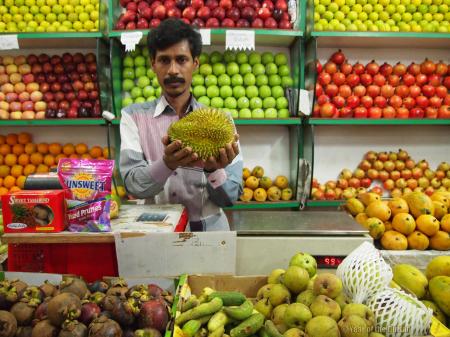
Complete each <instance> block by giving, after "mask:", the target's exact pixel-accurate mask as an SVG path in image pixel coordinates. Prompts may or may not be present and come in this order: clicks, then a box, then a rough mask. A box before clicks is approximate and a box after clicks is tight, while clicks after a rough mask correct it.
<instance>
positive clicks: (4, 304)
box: [0, 281, 19, 310]
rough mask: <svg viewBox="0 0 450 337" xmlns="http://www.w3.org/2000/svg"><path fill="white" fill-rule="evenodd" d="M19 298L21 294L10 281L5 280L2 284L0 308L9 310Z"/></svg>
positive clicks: (0, 287) (0, 288)
mask: <svg viewBox="0 0 450 337" xmlns="http://www.w3.org/2000/svg"><path fill="white" fill-rule="evenodd" d="M18 299H19V295H18V293H17V291H16V288H14V287H13V286H12V285H11V284H10V283H9V282H8V281H3V282H2V284H1V286H0V310H9V308H11V306H12V305H13V304H14V303H16V302H17V301H18Z"/></svg>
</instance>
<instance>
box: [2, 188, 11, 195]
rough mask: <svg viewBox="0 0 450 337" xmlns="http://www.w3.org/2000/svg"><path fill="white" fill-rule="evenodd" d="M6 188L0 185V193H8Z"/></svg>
mask: <svg viewBox="0 0 450 337" xmlns="http://www.w3.org/2000/svg"><path fill="white" fill-rule="evenodd" d="M8 192H9V191H8V189H7V188H6V187H0V195H5V194H6V193H8Z"/></svg>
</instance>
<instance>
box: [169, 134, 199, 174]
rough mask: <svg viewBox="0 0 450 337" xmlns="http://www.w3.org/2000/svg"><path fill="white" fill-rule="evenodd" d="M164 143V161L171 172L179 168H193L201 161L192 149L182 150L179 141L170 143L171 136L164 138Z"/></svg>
mask: <svg viewBox="0 0 450 337" xmlns="http://www.w3.org/2000/svg"><path fill="white" fill-rule="evenodd" d="M162 143H163V145H164V147H165V148H164V156H163V160H164V163H165V164H166V166H167V167H168V168H170V169H171V170H175V169H177V168H178V167H179V166H192V164H193V163H194V162H196V161H198V159H199V158H198V155H197V154H196V153H193V152H192V149H191V148H190V147H185V148H182V144H181V142H180V141H179V140H175V141H173V142H170V140H169V136H164V137H163V138H162Z"/></svg>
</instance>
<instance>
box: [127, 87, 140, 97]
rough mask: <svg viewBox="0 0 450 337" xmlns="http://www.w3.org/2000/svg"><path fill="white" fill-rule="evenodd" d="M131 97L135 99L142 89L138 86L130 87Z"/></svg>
mask: <svg viewBox="0 0 450 337" xmlns="http://www.w3.org/2000/svg"><path fill="white" fill-rule="evenodd" d="M130 93H131V97H132V98H134V99H136V98H138V97H141V96H142V89H141V88H139V87H134V88H133V89H131V92H130Z"/></svg>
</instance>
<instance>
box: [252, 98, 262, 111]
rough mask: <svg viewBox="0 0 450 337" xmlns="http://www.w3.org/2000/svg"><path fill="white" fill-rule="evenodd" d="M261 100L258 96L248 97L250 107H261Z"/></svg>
mask: <svg viewBox="0 0 450 337" xmlns="http://www.w3.org/2000/svg"><path fill="white" fill-rule="evenodd" d="M262 106H263V102H262V99H261V98H259V97H252V98H251V99H250V109H258V108H262Z"/></svg>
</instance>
